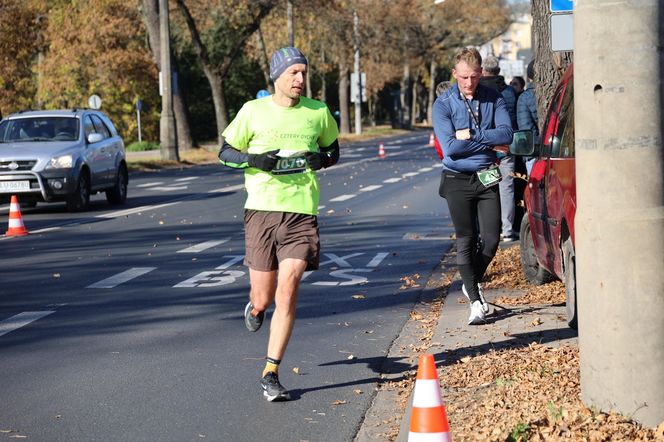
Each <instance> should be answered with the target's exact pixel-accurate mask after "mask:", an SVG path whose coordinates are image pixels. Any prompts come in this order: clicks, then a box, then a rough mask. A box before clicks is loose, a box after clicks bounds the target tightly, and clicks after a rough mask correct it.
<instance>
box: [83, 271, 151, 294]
mask: <svg viewBox="0 0 664 442" xmlns="http://www.w3.org/2000/svg"><path fill="white" fill-rule="evenodd" d="M154 269H156V267H133V268H131V269H129V270H125V271H124V272H122V273H118V274H117V275H113V276H111V277H110V278H106V279H102V280H101V281H99V282H95V283H94V284H91V285H89V286H87V287H86V288H88V289H112V288H113V287H116V286H118V285H120V284H122V283H123V282H127V281H131V280H132V279H134V278H138V277H139V276H141V275H145V274H146V273H150V272H151V271H153V270H154Z"/></svg>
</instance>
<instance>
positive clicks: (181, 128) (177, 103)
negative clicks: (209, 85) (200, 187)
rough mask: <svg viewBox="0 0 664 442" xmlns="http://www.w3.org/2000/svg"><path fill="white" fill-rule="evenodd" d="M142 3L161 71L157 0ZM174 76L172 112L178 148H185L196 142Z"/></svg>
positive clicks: (174, 64) (175, 66)
mask: <svg viewBox="0 0 664 442" xmlns="http://www.w3.org/2000/svg"><path fill="white" fill-rule="evenodd" d="M142 4H143V8H142V9H143V21H144V22H145V27H146V28H147V30H148V41H149V42H150V48H151V49H152V60H153V61H154V62H155V64H156V65H157V68H158V69H159V70H160V71H161V62H160V56H161V55H160V54H161V45H160V43H159V0H142ZM171 58H172V59H173V61H174V63H173V72H175V73H176V74H177V72H178V69H177V62H176V60H175V57H171ZM176 78H178V85H177V86H176V87H175V88H174V89H175V90H177V91H178V93H177V94H174V95H173V114H174V116H175V127H176V132H177V138H178V146H179V147H180V148H184V149H187V148H189V147H191V146H195V145H196V143H195V141H194V139H193V137H192V135H191V127H190V125H189V111H188V108H187V104H186V100H185V98H184V94H183V91H182V88H181V87H180V84H179V75H176Z"/></svg>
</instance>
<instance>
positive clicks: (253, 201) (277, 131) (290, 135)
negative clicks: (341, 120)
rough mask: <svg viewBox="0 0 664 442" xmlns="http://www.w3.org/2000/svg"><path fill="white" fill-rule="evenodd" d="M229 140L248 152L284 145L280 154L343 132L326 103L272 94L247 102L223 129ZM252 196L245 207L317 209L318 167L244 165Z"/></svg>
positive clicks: (326, 143) (314, 148)
mask: <svg viewBox="0 0 664 442" xmlns="http://www.w3.org/2000/svg"><path fill="white" fill-rule="evenodd" d="M222 135H223V136H224V138H225V139H226V142H227V143H228V144H230V145H231V146H233V147H234V148H236V149H238V150H240V151H241V152H244V153H251V154H260V153H264V152H268V151H271V150H276V149H279V150H280V151H281V154H282V155H284V154H293V153H294V154H295V156H299V155H298V154H297V152H302V153H304V152H317V151H318V150H319V149H318V146H322V147H327V146H329V145H330V144H332V142H334V140H336V139H337V137H338V135H339V129H338V128H337V123H336V121H334V119H333V118H332V115H331V114H330V111H329V109H328V108H327V106H326V105H325V104H324V103H321V102H320V101H317V100H312V99H311V98H307V97H300V102H299V103H298V104H297V105H296V106H294V107H284V106H279V105H278V104H276V103H275V102H274V101H272V96H269V97H264V98H259V99H257V100H252V101H248V102H247V103H245V104H244V105H243V106H242V108H241V109H240V111H239V112H238V114H237V116H236V117H235V118H234V119H233V121H232V122H231V124H229V125H228V127H227V128H226V130H224V132H223V134H222ZM244 184H245V187H246V189H247V202H246V203H245V205H244V207H245V208H246V209H253V210H265V211H272V212H292V213H303V214H306V215H317V214H318V201H319V199H320V189H319V185H318V179H317V178H316V173H315V172H314V171H312V170H311V169H310V168H308V167H307V168H306V170H305V171H304V172H300V173H291V174H286V175H277V174H274V173H272V172H264V171H262V170H260V169H256V168H254V167H248V168H246V169H245V170H244Z"/></svg>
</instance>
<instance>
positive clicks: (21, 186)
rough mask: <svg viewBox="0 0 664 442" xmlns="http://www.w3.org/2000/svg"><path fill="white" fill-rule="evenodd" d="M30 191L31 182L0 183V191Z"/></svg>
mask: <svg viewBox="0 0 664 442" xmlns="http://www.w3.org/2000/svg"><path fill="white" fill-rule="evenodd" d="M16 190H30V181H0V191H11V192H13V191H16Z"/></svg>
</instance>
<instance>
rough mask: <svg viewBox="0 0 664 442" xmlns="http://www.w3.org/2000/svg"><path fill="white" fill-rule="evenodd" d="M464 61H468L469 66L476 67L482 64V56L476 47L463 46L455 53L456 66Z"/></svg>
mask: <svg viewBox="0 0 664 442" xmlns="http://www.w3.org/2000/svg"><path fill="white" fill-rule="evenodd" d="M462 61H464V62H466V64H467V65H468V66H470V67H472V68H475V69H476V68H479V67H481V66H482V56H481V55H480V52H479V51H478V50H477V49H475V48H462V49H460V50H459V51H458V52H457V53H456V54H454V66H456V65H457V64H459V63H460V62H462Z"/></svg>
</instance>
